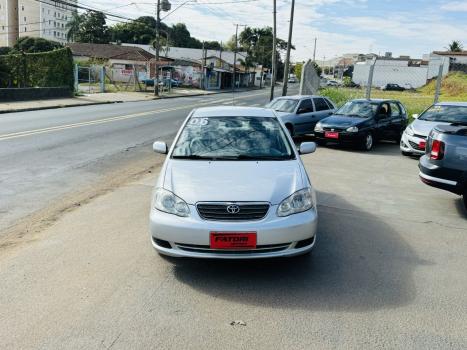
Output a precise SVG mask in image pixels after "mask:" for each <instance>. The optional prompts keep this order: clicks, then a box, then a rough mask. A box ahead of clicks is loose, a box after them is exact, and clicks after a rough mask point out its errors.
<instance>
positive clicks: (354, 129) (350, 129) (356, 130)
mask: <svg viewBox="0 0 467 350" xmlns="http://www.w3.org/2000/svg"><path fill="white" fill-rule="evenodd" d="M345 131H347V132H358V128H357V127H356V126H351V127H350V128H347V129H345Z"/></svg>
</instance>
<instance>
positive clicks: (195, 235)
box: [150, 205, 318, 259]
mask: <svg viewBox="0 0 467 350" xmlns="http://www.w3.org/2000/svg"><path fill="white" fill-rule="evenodd" d="M189 207H190V211H191V214H190V217H187V218H182V217H178V216H176V215H171V214H167V213H163V212H160V211H158V210H155V209H152V210H151V214H150V231H151V243H152V245H153V247H154V248H155V249H156V250H157V251H158V252H159V253H161V254H164V255H169V256H173V257H191V258H218V259H260V258H273V257H285V256H295V255H300V254H304V253H307V252H309V251H310V250H311V249H312V248H313V247H314V245H315V242H316V239H315V238H316V231H317V225H318V213H317V212H316V211H315V210H313V209H311V210H308V211H306V212H303V213H299V214H294V215H290V216H287V217H278V216H277V215H276V210H277V205H272V206H271V207H270V208H269V211H268V214H267V215H266V217H265V218H263V219H262V220H258V221H248V222H227V221H208V220H203V219H201V218H200V216H199V215H198V212H197V210H196V207H195V206H193V205H190V206H189ZM212 231H216V232H252V231H254V232H256V233H257V249H248V250H247V249H242V250H216V249H211V248H210V247H209V244H210V232H212Z"/></svg>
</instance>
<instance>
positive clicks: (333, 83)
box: [326, 80, 341, 86]
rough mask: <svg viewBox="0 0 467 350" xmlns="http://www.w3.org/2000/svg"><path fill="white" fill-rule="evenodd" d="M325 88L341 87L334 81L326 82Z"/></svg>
mask: <svg viewBox="0 0 467 350" xmlns="http://www.w3.org/2000/svg"><path fill="white" fill-rule="evenodd" d="M326 86H341V84H340V83H339V82H338V81H336V80H328V81H327V82H326Z"/></svg>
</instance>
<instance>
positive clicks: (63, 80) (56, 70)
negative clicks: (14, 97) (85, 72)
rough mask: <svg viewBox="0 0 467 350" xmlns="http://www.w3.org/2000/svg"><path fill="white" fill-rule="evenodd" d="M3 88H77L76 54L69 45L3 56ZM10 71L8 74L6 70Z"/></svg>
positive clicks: (0, 63)
mask: <svg viewBox="0 0 467 350" xmlns="http://www.w3.org/2000/svg"><path fill="white" fill-rule="evenodd" d="M2 72H3V75H2V78H1V80H0V86H1V87H64V86H66V87H69V88H70V89H71V90H73V87H74V74H73V56H72V54H71V51H70V49H69V48H64V49H58V50H54V51H49V52H42V53H30V54H25V53H22V54H9V55H6V56H0V74H2ZM5 72H6V73H5Z"/></svg>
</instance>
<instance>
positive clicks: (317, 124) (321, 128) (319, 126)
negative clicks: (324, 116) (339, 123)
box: [315, 122, 323, 132]
mask: <svg viewBox="0 0 467 350" xmlns="http://www.w3.org/2000/svg"><path fill="white" fill-rule="evenodd" d="M315 131H316V132H322V131H323V126H322V125H321V122H317V123H316V125H315Z"/></svg>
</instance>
